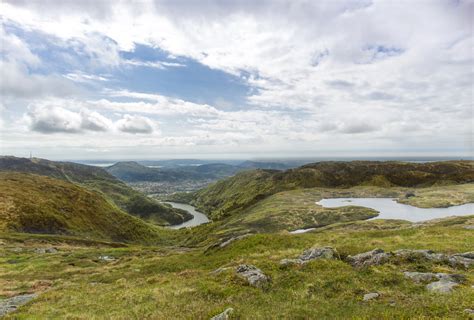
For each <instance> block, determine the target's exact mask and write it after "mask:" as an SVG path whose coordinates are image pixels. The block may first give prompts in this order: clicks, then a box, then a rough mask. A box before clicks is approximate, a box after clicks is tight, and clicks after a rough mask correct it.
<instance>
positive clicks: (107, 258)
mask: <svg viewBox="0 0 474 320" xmlns="http://www.w3.org/2000/svg"><path fill="white" fill-rule="evenodd" d="M99 260H101V261H105V262H111V261H115V260H117V259H115V257H112V256H99Z"/></svg>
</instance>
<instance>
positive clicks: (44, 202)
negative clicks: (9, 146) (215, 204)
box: [0, 171, 167, 243]
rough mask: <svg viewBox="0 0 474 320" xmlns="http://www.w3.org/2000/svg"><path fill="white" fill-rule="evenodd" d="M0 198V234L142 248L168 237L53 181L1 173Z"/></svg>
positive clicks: (97, 199)
mask: <svg viewBox="0 0 474 320" xmlns="http://www.w3.org/2000/svg"><path fill="white" fill-rule="evenodd" d="M0 195H1V196H0V208H1V210H0V231H14V232H25V233H41V234H61V235H70V236H79V237H83V238H89V239H102V240H108V241H119V242H140V243H157V242H160V240H161V235H163V234H164V233H166V232H167V231H166V230H163V229H160V228H158V227H155V226H152V225H151V224H148V223H146V222H145V221H143V220H141V219H138V218H136V217H133V216H131V215H129V214H127V213H125V212H123V211H122V210H120V209H119V208H117V207H116V206H114V205H113V204H111V203H110V202H108V201H107V200H106V199H105V198H104V197H103V196H102V195H101V194H99V193H97V192H93V191H90V190H87V189H86V188H83V187H81V186H78V185H77V184H73V183H70V182H67V181H64V180H60V179H57V178H50V177H47V176H40V175H37V174H29V173H19V172H13V171H11V172H0ZM160 233H161V235H160Z"/></svg>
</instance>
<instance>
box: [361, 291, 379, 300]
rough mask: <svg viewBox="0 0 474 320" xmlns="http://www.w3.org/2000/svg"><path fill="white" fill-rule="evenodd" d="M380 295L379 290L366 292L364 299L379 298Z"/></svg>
mask: <svg viewBox="0 0 474 320" xmlns="http://www.w3.org/2000/svg"><path fill="white" fill-rule="evenodd" d="M378 297H380V294H379V293H377V292H371V293H367V294H364V301H370V300H373V299H377V298H378Z"/></svg>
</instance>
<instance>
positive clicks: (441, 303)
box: [0, 216, 474, 319]
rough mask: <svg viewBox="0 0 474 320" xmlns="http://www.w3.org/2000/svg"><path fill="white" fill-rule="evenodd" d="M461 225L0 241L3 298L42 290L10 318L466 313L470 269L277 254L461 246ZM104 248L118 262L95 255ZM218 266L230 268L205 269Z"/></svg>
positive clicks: (472, 300)
mask: <svg viewBox="0 0 474 320" xmlns="http://www.w3.org/2000/svg"><path fill="white" fill-rule="evenodd" d="M467 224H471V225H472V224H474V216H470V217H462V218H452V219H448V220H444V221H441V222H437V223H431V224H427V225H426V226H422V227H419V228H411V227H410V226H409V224H407V223H402V222H396V221H391V222H388V221H387V222H385V221H370V222H352V223H346V224H341V225H336V226H331V227H327V228H326V229H325V230H321V231H319V232H312V233H307V234H301V235H289V234H260V235H254V236H251V237H250V238H246V239H243V240H239V241H237V242H234V243H233V244H231V245H229V246H228V247H226V248H223V249H218V250H214V251H212V252H211V253H210V252H207V253H204V252H203V251H202V250H201V249H196V250H191V251H176V250H174V251H170V250H168V249H163V248H150V247H146V248H143V247H137V246H132V247H125V248H110V247H106V246H103V245H102V246H100V247H99V246H92V247H90V246H84V245H78V244H67V243H64V244H62V245H61V244H57V243H56V245H57V247H58V248H59V250H60V251H59V252H58V253H56V254H42V255H40V254H35V253H34V252H33V248H35V247H41V246H42V247H44V246H45V243H44V242H35V241H32V240H31V239H30V238H26V239H21V238H20V237H17V238H15V239H4V240H3V241H4V244H3V245H2V246H0V296H11V295H14V294H18V293H22V292H39V293H40V296H39V297H38V298H37V299H36V300H34V301H33V302H31V303H29V304H27V305H25V306H23V307H21V308H20V309H19V310H18V311H17V312H16V313H14V314H11V315H10V316H9V317H10V318H15V319H29V318H31V315H35V317H36V318H39V319H43V318H48V319H56V318H62V319H64V318H74V319H103V318H113V319H136V318H140V319H143V318H147V319H209V318H210V317H211V316H212V315H215V314H217V313H219V312H222V311H223V310H224V309H225V308H228V307H232V308H234V309H235V312H234V314H233V318H240V319H274V318H279V319H309V318H311V319H327V318H330V319H335V318H336V319H350V318H357V319H407V318H410V319H413V318H416V319H434V318H449V319H454V318H456V319H463V318H465V317H466V315H465V314H464V313H463V310H464V309H466V308H472V306H473V305H474V294H473V291H472V288H471V285H472V284H473V283H474V275H473V273H472V272H469V271H468V270H463V269H453V268H451V267H449V266H446V265H441V264H435V263H430V262H423V261H411V262H410V261H404V262H399V263H398V264H387V265H383V266H376V267H370V268H368V269H362V270H358V269H353V268H352V267H350V266H349V265H347V264H346V263H344V262H342V261H337V260H335V261H325V260H321V261H315V262H311V263H309V264H307V265H305V266H303V267H290V268H284V269H282V268H280V267H279V260H280V259H282V258H288V257H290V258H291V257H295V256H297V255H298V254H300V253H301V251H302V250H304V249H306V248H309V247H312V246H314V245H318V246H322V245H330V246H333V247H335V248H337V250H338V251H339V253H340V254H341V255H342V256H346V255H349V254H355V253H359V252H364V251H368V250H371V249H373V248H375V247H381V248H383V249H385V250H395V249H400V248H416V249H421V248H424V249H433V250H436V251H440V252H445V253H457V252H465V251H468V250H472V245H473V243H474V231H472V230H467V229H464V228H463V226H464V225H467ZM0 238H1V235H0ZM11 248H24V250H23V251H22V252H14V251H12V250H11ZM104 254H107V255H111V256H114V257H117V258H118V260H117V261H115V262H110V263H106V262H101V261H99V260H98V259H97V257H98V256H99V255H104ZM240 263H250V264H254V265H256V266H258V267H259V268H261V269H262V270H263V271H264V272H265V273H266V274H268V275H269V276H271V279H272V282H271V285H270V287H269V288H268V290H266V291H263V290H260V289H256V288H252V287H249V286H247V285H246V284H245V283H244V282H242V281H241V280H240V279H239V278H237V277H236V276H235V274H234V272H233V269H232V268H233V267H235V266H236V265H238V264H240ZM219 267H231V268H230V269H227V270H224V271H223V272H222V273H220V274H212V273H211V272H212V271H213V270H215V269H216V268H219ZM405 270H409V271H434V272H448V273H461V274H464V275H465V276H466V277H467V282H466V283H465V284H463V285H461V286H460V287H459V288H457V289H455V291H454V292H453V293H452V294H448V295H437V294H432V293H429V292H427V291H426V290H425V289H424V286H423V285H421V284H416V283H413V282H412V281H411V280H408V279H405V278H404V277H403V274H402V272H403V271H405ZM374 291H376V292H379V293H381V297H380V298H379V299H376V300H374V301H371V302H363V301H362V296H363V295H364V294H365V293H368V292H374ZM9 317H6V318H7V319H8V318H9Z"/></svg>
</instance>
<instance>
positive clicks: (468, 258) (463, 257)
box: [448, 251, 474, 268]
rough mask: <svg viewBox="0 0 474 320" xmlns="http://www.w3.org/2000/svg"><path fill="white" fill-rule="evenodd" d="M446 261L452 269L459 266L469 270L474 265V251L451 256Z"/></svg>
mask: <svg viewBox="0 0 474 320" xmlns="http://www.w3.org/2000/svg"><path fill="white" fill-rule="evenodd" d="M448 260H449V264H450V265H452V266H453V267H456V266H459V265H461V266H463V267H465V268H469V267H470V266H472V265H474V251H471V252H464V253H457V254H453V255H452V256H450V257H449V259H448Z"/></svg>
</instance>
